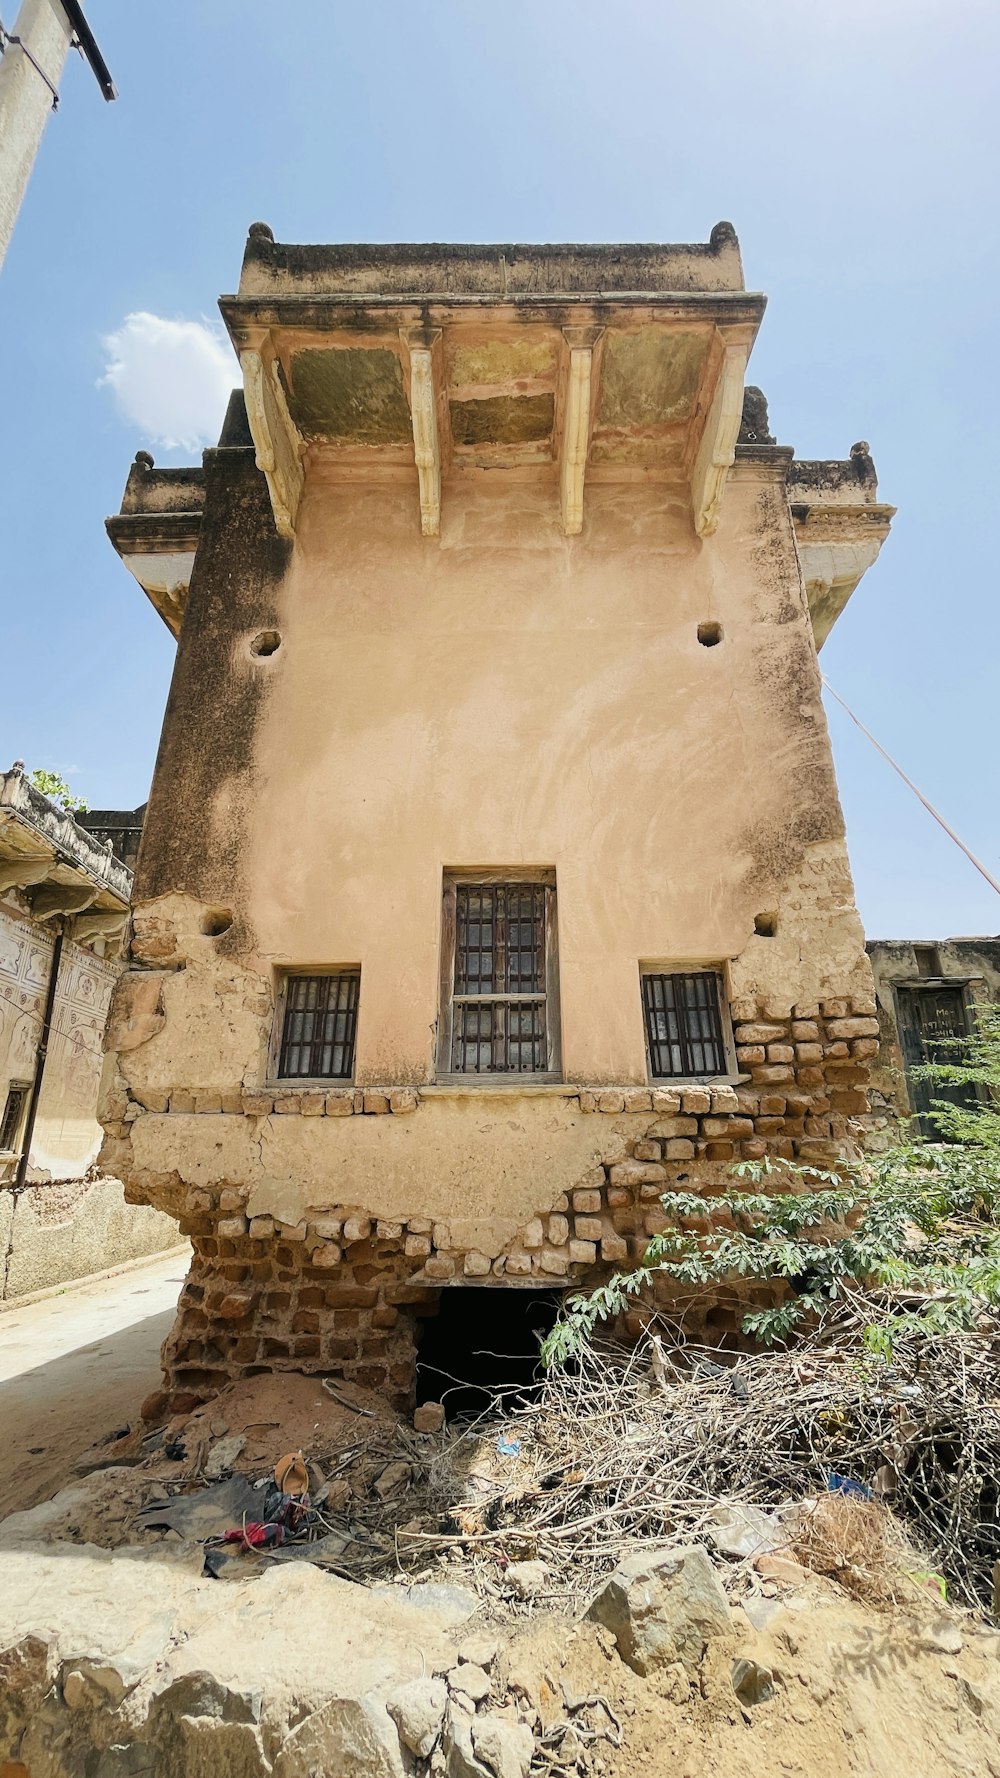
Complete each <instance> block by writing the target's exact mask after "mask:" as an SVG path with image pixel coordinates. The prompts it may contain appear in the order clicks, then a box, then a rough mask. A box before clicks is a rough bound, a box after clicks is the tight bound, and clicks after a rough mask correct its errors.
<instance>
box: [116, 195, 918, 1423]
mask: <svg viewBox="0 0 1000 1778" xmlns="http://www.w3.org/2000/svg"><path fill="white" fill-rule="evenodd" d="M221 307H222V312H223V316H224V318H225V321H226V324H227V327H228V329H229V332H230V336H231V338H232V340H233V344H234V346H235V348H236V351H237V353H238V354H239V360H240V365H241V368H242V374H243V389H242V391H241V392H238V393H237V394H236V395H235V396H234V399H233V401H232V403H231V404H230V411H229V414H228V416H227V420H226V424H225V427H224V430H223V433H222V437H221V439H220V443H219V446H218V448H217V449H214V450H210V451H207V452H206V453H205V456H204V461H203V467H202V468H201V469H187V470H162V471H161V470H158V469H157V468H156V467H155V465H154V463H153V461H152V459H151V458H150V457H149V456H148V455H146V454H145V453H140V455H139V457H138V458H137V460H136V464H135V466H134V467H133V469H132V472H131V474H130V476H129V480H128V485H127V488H126V493H125V499H124V502H123V506H122V511H121V513H120V514H119V515H118V516H117V517H115V518H114V519H112V520H110V521H109V531H110V534H111V536H112V539H113V541H114V542H115V545H116V547H117V548H118V550H119V553H120V554H121V555H122V556H123V558H124V559H125V561H126V562H127V563H128V565H129V566H130V567H131V568H132V570H133V572H134V573H135V575H136V577H137V578H138V579H139V581H140V583H141V584H142V585H143V587H144V588H145V589H146V591H147V593H148V594H149V596H150V597H151V598H152V599H153V601H154V603H155V604H156V606H157V608H158V609H159V610H160V612H161V614H162V615H163V617H164V619H165V621H166V623H167V625H168V627H169V628H170V629H171V631H172V633H173V634H174V635H175V636H176V638H177V662H176V668H175V672H174V678H173V685H172V689H171V693H170V699H169V703H168V708H167V714H166V719H165V723H164V730H163V738H162V742H161V748H160V754H159V760H158V764H157V769H156V774H155V778H154V783H153V788H152V793H151V797H150V802H149V807H148V812H147V815H146V822H145V829H144V834H143V840H142V847H141V852H140V856H139V860H138V865H137V876H136V887H135V903H134V912H133V919H132V931H131V944H130V965H129V969H128V971H127V973H126V974H125V976H124V977H123V978H122V981H121V982H120V984H119V986H118V988H117V990H116V994H115V1000H114V1005H113V1008H112V1015H111V1021H110V1026H109V1040H108V1041H109V1058H108V1067H107V1070H106V1079H105V1094H104V1118H105V1124H106V1130H107V1143H106V1152H105V1159H106V1163H107V1164H109V1165H111V1166H113V1168H114V1169H115V1170H116V1171H117V1172H119V1173H120V1175H121V1177H122V1178H123V1179H126V1180H127V1182H128V1190H129V1192H130V1194H131V1195H132V1196H133V1197H134V1199H135V1200H136V1201H141V1202H145V1203H150V1204H154V1205H156V1206H157V1207H159V1208H161V1209H167V1210H169V1211H170V1212H171V1213H172V1214H173V1215H175V1216H176V1217H177V1218H178V1219H179V1221H180V1224H181V1227H182V1229H183V1230H184V1232H185V1233H187V1234H188V1235H190V1238H191V1240H192V1243H193V1246H194V1250H195V1256H194V1261H193V1265H192V1269H191V1273H190V1276H189V1278H188V1281H187V1284H186V1285H185V1288H184V1292H183V1295H182V1299H181V1306H180V1311H179V1315H178V1320H177V1323H176V1325H175V1327H174V1330H173V1333H172V1335H171V1337H170V1339H169V1341H168V1343H167V1346H166V1348H165V1353H164V1365H165V1382H164V1390H163V1393H162V1395H161V1397H160V1398H159V1399H158V1400H157V1401H156V1402H151V1403H149V1404H148V1409H149V1412H151V1413H152V1412H154V1411H156V1410H160V1411H162V1410H165V1409H166V1407H167V1406H168V1405H171V1404H172V1405H173V1406H174V1407H177V1406H182V1405H185V1404H186V1403H193V1402H194V1401H196V1400H199V1399H203V1398H204V1397H206V1396H208V1395H210V1394H212V1393H213V1392H214V1391H216V1390H217V1389H218V1388H219V1387H220V1386H222V1385H223V1384H224V1383H225V1382H227V1381H228V1380H229V1379H231V1378H233V1377H235V1376H241V1375H247V1374H252V1373H254V1372H255V1371H260V1370H281V1369H286V1368H287V1369H295V1370H305V1371H314V1372H325V1373H331V1374H333V1373H336V1374H339V1375H342V1376H345V1377H349V1378H353V1379H355V1380H357V1381H359V1382H361V1383H364V1384H366V1385H370V1386H372V1387H375V1388H378V1389H384V1390H386V1391H388V1392H389V1393H391V1394H392V1395H393V1396H395V1397H396V1398H398V1399H400V1400H407V1399H409V1398H410V1397H411V1395H412V1391H413V1387H414V1362H415V1355H416V1352H417V1348H418V1343H419V1337H420V1326H421V1321H422V1320H423V1319H424V1318H426V1317H427V1316H430V1315H433V1314H434V1313H435V1311H436V1309H437V1306H438V1304H439V1303H440V1301H441V1293H442V1292H443V1291H446V1290H449V1289H455V1288H458V1287H464V1288H476V1289H479V1290H481V1291H483V1293H484V1296H483V1301H484V1305H485V1308H484V1314H485V1315H486V1316H487V1317H488V1303H489V1298H488V1297H487V1296H486V1295H485V1293H486V1292H488V1291H496V1290H503V1289H510V1288H521V1289H525V1288H528V1289H539V1288H544V1289H546V1290H551V1289H552V1288H553V1287H557V1288H566V1287H569V1286H574V1287H581V1286H583V1287H586V1286H588V1285H591V1284H593V1283H596V1282H598V1281H600V1280H601V1279H603V1278H605V1277H607V1275H608V1273H609V1271H610V1270H611V1269H612V1268H613V1267H617V1266H621V1265H627V1264H629V1263H630V1262H632V1261H634V1260H635V1259H637V1258H638V1257H639V1256H640V1255H641V1253H642V1251H643V1250H644V1247H645V1244H646V1241H647V1240H648V1237H649V1234H650V1233H651V1232H652V1231H654V1230H655V1229H657V1228H658V1227H660V1226H661V1225H662V1211H661V1209H660V1206H659V1197H660V1194H661V1193H662V1192H663V1190H664V1189H665V1188H666V1186H667V1185H668V1184H673V1183H676V1182H680V1183H682V1184H684V1185H686V1186H687V1187H688V1188H690V1189H697V1190H701V1191H704V1192H705V1194H706V1196H710V1195H711V1193H712V1191H713V1189H717V1188H718V1186H719V1184H720V1183H721V1182H722V1181H723V1180H725V1179H726V1178H727V1177H728V1170H729V1168H730V1167H731V1165H732V1164H733V1162H734V1161H735V1160H737V1159H740V1158H748V1157H750V1158H752V1157H758V1158H759V1157H762V1156H764V1155H765V1154H772V1155H777V1156H784V1157H786V1158H788V1159H796V1160H799V1161H801V1162H814V1163H816V1164H823V1165H826V1164H828V1163H830V1162H833V1161H836V1159H837V1158H838V1157H840V1156H842V1155H844V1154H846V1153H849V1152H850V1151H851V1149H852V1147H853V1146H854V1145H855V1144H856V1142H857V1141H858V1139H859V1136H860V1124H859V1122H858V1121H857V1120H859V1119H861V1118H862V1117H863V1116H864V1114H865V1112H866V1109H867V1097H866V1084H867V1081H868V1074H869V1069H870V1066H871V1063H872V1060H873V1057H874V1056H875V1054H876V1052H877V1048H878V1022H877V1018H876V1006H875V999H874V994H873V985H872V976H871V970H870V967H869V964H868V960H867V958H866V956H865V949H864V938H863V933H862V929H861V924H860V921H859V918H858V914H857V911H856V908H855V903H854V893H853V887H852V882H851V875H850V868H849V865H848V859H847V853H846V848H845V841H844V827H843V819H842V816H841V811H840V807H839V802H838V797H837V789H836V784H835V780H834V773H833V764H832V758H831V752H830V743H829V738H828V734H827V729H826V723H825V720H824V715H823V709H822V704H821V699H820V679H819V672H818V666H817V649H818V647H819V646H820V644H821V643H822V641H823V639H824V638H825V636H826V634H827V633H828V631H829V628H830V626H831V625H832V623H833V622H834V621H835V619H836V617H837V616H838V615H839V612H840V611H841V610H842V608H843V606H844V604H845V603H846V601H847V598H848V597H849V596H850V593H851V592H852V591H853V589H854V587H855V586H856V585H857V582H858V580H859V579H860V577H861V575H862V574H863V573H864V571H865V569H866V568H867V567H868V566H870V565H871V563H872V562H873V561H874V559H875V557H876V555H877V554H878V550H879V548H880V545H881V543H882V541H883V539H884V537H885V536H886V534H887V531H888V526H889V521H890V519H891V516H892V509H891V508H890V507H887V506H885V505H882V504H880V503H879V501H878V498H877V488H876V481H875V474H874V470H873V468H872V463H871V458H870V455H869V453H868V448H867V446H866V445H862V444H859V445H856V446H855V447H854V448H853V450H852V451H851V452H850V454H849V456H848V457H847V458H845V459H844V460H843V461H835V462H800V461H796V460H795V458H794V456H793V453H792V451H791V450H789V449H787V448H785V447H783V446H781V445H778V444H776V443H775V442H774V440H773V438H772V437H771V435H770V432H769V429H768V419H767V411H766V406H765V404H764V401H763V398H762V397H761V396H760V394H759V392H758V391H756V390H754V389H752V388H745V377H744V373H745V368H746V362H747V357H748V354H749V352H750V349H751V346H752V344H753V340H754V337H755V334H756V332H757V328H758V326H759V324H760V321H761V317H762V315H763V310H764V299H763V298H762V297H761V296H759V295H756V294H754V293H751V292H747V291H746V290H745V288H744V282H743V273H742V266H741V261H740V253H739V247H738V244H737V241H736V237H735V235H734V233H733V231H732V229H731V228H730V227H729V226H728V225H727V224H720V225H719V226H718V227H717V228H716V229H715V230H713V232H712V236H711V239H710V241H709V242H708V243H706V244H703V245H694V246H622V247H603V246H602V247H572V246H568V247H516V246H492V247H440V246H430V247H344V246H334V247H295V246H286V245H282V244H279V243H276V242H275V241H274V240H273V238H272V236H271V233H270V231H269V230H268V229H267V228H265V227H264V226H263V225H259V224H255V225H254V227H253V228H252V229H251V231H250V236H249V239H248V242H247V249H246V254H245V258H244V264H243V271H242V276H241V279H240V286H239V291H238V293H237V294H236V295H234V296H230V297H224V298H223V299H222V304H221ZM739 1310H740V1305H739V1301H738V1296H737V1292H736V1291H735V1290H733V1291H729V1292H727V1291H723V1292H722V1293H721V1294H719V1293H717V1294H716V1295H714V1296H713V1297H712V1298H711V1299H706V1300H705V1301H703V1302H694V1303H689V1304H688V1305H687V1307H686V1313H687V1314H688V1317H689V1320H690V1321H691V1323H692V1325H695V1326H699V1325H703V1326H706V1327H707V1328H709V1329H710V1330H711V1331H712V1333H713V1335H714V1336H715V1337H717V1338H720V1339H721V1338H725V1337H726V1335H727V1334H728V1333H730V1332H731V1331H732V1330H733V1329H734V1328H735V1327H736V1325H737V1324H738V1321H739Z"/></svg>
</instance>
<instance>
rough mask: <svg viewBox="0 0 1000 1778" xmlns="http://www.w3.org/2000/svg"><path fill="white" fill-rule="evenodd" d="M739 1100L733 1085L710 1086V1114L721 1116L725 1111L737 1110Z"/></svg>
mask: <svg viewBox="0 0 1000 1778" xmlns="http://www.w3.org/2000/svg"><path fill="white" fill-rule="evenodd" d="M739 1108H740V1102H739V1099H738V1098H737V1097H736V1091H735V1088H733V1087H713V1088H712V1114H713V1116H716V1117H718V1116H721V1115H722V1114H723V1113H725V1112H733V1111H739Z"/></svg>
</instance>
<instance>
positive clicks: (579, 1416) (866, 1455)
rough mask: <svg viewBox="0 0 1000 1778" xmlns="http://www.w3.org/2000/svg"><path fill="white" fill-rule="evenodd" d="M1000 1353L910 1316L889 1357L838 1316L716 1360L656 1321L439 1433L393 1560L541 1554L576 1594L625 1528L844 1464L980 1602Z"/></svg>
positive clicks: (826, 1476)
mask: <svg viewBox="0 0 1000 1778" xmlns="http://www.w3.org/2000/svg"><path fill="white" fill-rule="evenodd" d="M865 1316H866V1320H870V1316H871V1304H870V1299H869V1300H868V1302H867V1304H866V1309H865ZM996 1355H997V1341H996V1336H995V1335H994V1334H989V1335H987V1334H983V1333H968V1334H959V1335H956V1334H949V1335H947V1336H943V1337H940V1338H937V1337H935V1336H933V1335H928V1334H924V1333H916V1332H907V1333H904V1334H903V1335H901V1336H900V1337H899V1339H898V1342H897V1345H896V1347H895V1350H894V1356H893V1360H892V1362H891V1363H886V1362H885V1361H884V1360H881V1359H876V1358H874V1357H872V1356H871V1355H870V1354H869V1353H868V1352H867V1351H866V1350H865V1348H864V1346H863V1344H862V1341H861V1338H860V1325H857V1326H854V1325H852V1324H851V1322H850V1320H849V1319H845V1321H844V1322H843V1323H842V1325H841V1327H840V1329H839V1332H838V1333H837V1335H836V1336H831V1333H830V1331H829V1329H827V1330H825V1332H824V1334H823V1336H822V1338H820V1337H817V1338H815V1339H813V1340H812V1341H811V1342H802V1343H801V1344H798V1345H796V1347H795V1348H794V1350H793V1351H789V1352H780V1353H768V1354H757V1355H745V1356H740V1357H739V1358H738V1359H732V1360H730V1362H729V1364H728V1365H727V1366H722V1365H720V1364H719V1362H718V1360H719V1358H720V1356H722V1355H720V1353H719V1352H718V1351H709V1350H706V1349H703V1348H697V1347H693V1346H691V1345H684V1344H681V1343H679V1342H677V1341H675V1340H673V1339H671V1342H670V1343H669V1344H668V1341H667V1338H666V1337H665V1335H661V1336H657V1335H655V1334H653V1335H651V1336H648V1337H647V1339H646V1340H645V1341H644V1342H643V1343H642V1344H641V1345H640V1346H639V1347H638V1348H637V1349H636V1350H635V1351H634V1352H632V1353H626V1352H623V1351H621V1350H620V1349H613V1348H607V1347H604V1348H596V1347H595V1348H591V1349H590V1350H589V1351H588V1352H587V1353H586V1354H585V1355H584V1356H583V1358H582V1359H581V1360H580V1362H579V1364H578V1366H577V1368H576V1369H575V1371H574V1372H572V1373H570V1372H568V1371H554V1372H550V1373H549V1374H548V1376H546V1377H545V1378H544V1379H543V1381H542V1382H541V1384H540V1386H539V1389H538V1392H537V1395H536V1396H535V1398H534V1399H533V1400H525V1399H524V1398H523V1397H522V1398H516V1399H514V1400H512V1401H510V1402H509V1403H508V1404H507V1405H506V1407H505V1406H504V1404H500V1405H499V1406H498V1407H497V1409H496V1410H495V1411H494V1412H492V1413H491V1414H488V1415H485V1416H483V1418H481V1419H480V1420H478V1421H476V1422H475V1423H474V1424H472V1425H471V1426H469V1427H467V1428H465V1429H455V1430H453V1431H452V1432H451V1433H450V1434H448V1435H446V1436H445V1440H444V1443H443V1444H441V1445H437V1449H436V1450H435V1451H434V1454H433V1455H432V1456H431V1457H430V1459H429V1461H427V1460H425V1462H426V1468H425V1469H424V1473H423V1476H420V1475H419V1473H415V1474H414V1486H413V1488H412V1489H411V1491H410V1492H409V1493H408V1496H407V1498H406V1500H405V1503H404V1502H400V1509H401V1510H400V1511H399V1512H398V1514H397V1523H396V1527H395V1557H396V1560H397V1561H398V1563H399V1564H400V1565H401V1566H403V1567H404V1568H405V1569H407V1570H411V1571H412V1570H413V1569H415V1568H420V1567H422V1566H426V1564H427V1562H428V1560H429V1559H430V1558H433V1556H434V1555H436V1554H441V1553H444V1552H459V1551H461V1553H462V1557H463V1559H464V1560H465V1561H468V1562H471V1563H472V1564H473V1565H474V1567H475V1568H476V1570H477V1571H478V1575H479V1578H480V1580H481V1581H487V1582H488V1578H489V1575H490V1571H491V1570H492V1573H493V1575H494V1576H495V1578H496V1580H497V1582H498V1583H500V1582H502V1571H503V1569H504V1568H505V1566H506V1565H507V1563H508V1562H510V1561H518V1560H524V1559H531V1558H540V1559H541V1560H543V1561H544V1562H545V1563H546V1564H547V1566H548V1568H549V1571H550V1575H551V1581H552V1587H553V1590H554V1591H555V1592H556V1593H564V1594H566V1595H578V1594H581V1593H584V1592H587V1591H589V1590H592V1589H593V1588H594V1587H595V1586H596V1585H597V1583H598V1582H599V1581H600V1579H601V1578H602V1577H603V1576H604V1575H605V1574H606V1573H608V1572H609V1571H610V1570H611V1568H613V1566H614V1565H615V1562H616V1560H617V1559H618V1557H619V1555H620V1554H621V1553H622V1551H623V1550H624V1548H625V1545H626V1544H628V1545H629V1546H630V1548H633V1549H634V1548H635V1547H636V1545H637V1544H641V1543H643V1542H649V1543H657V1544H663V1543H664V1542H671V1541H677V1542H686V1541H690V1540H691V1539H692V1538H694V1539H698V1538H699V1537H700V1536H702V1535H703V1534H704V1532H705V1529H706V1527H707V1525H708V1524H709V1522H710V1521H711V1520H712V1518H713V1516H714V1514H715V1512H716V1509H717V1507H718V1504H719V1502H720V1500H725V1501H731V1500H737V1501H741V1502H746V1503H750V1504H753V1505H757V1506H760V1507H763V1508H765V1509H768V1510H772V1509H774V1508H776V1507H779V1506H781V1505H783V1504H785V1503H788V1502H798V1501H801V1500H803V1499H804V1498H806V1497H809V1496H811V1495H822V1494H824V1493H825V1492H826V1491H827V1490H828V1489H829V1488H830V1486H831V1478H833V1482H832V1485H833V1486H834V1487H836V1486H837V1478H838V1477H842V1478H846V1479H848V1480H849V1481H852V1482H855V1481H856V1482H858V1483H860V1484H861V1485H862V1488H863V1489H866V1490H870V1491H871V1493H872V1494H873V1496H874V1497H875V1498H876V1499H877V1500H881V1501H882V1502H884V1503H885V1504H886V1505H887V1506H889V1507H890V1508H891V1509H892V1512H893V1513H894V1515H895V1516H896V1517H897V1519H899V1520H900V1521H901V1522H902V1524H903V1525H904V1526H905V1528H906V1531H907V1535H908V1537H909V1539H910V1541H911V1544H912V1545H914V1546H915V1547H916V1548H917V1549H918V1550H920V1551H921V1552H922V1565H923V1564H926V1568H927V1570H929V1571H932V1572H933V1571H938V1572H940V1573H941V1574H943V1575H944V1576H945V1577H946V1579H947V1581H948V1588H949V1597H951V1598H952V1599H953V1600H954V1601H955V1602H956V1603H963V1604H966V1605H970V1606H976V1605H978V1606H979V1607H980V1608H982V1607H984V1606H985V1607H989V1605H990V1602H991V1598H992V1585H993V1564H994V1562H995V1561H997V1560H998V1559H1000V1523H998V1498H1000V1399H998V1395H1000V1390H998V1386H997V1383H996ZM428 1443H429V1441H428ZM435 1443H436V1441H435ZM411 1460H412V1456H411ZM421 1467H423V1466H421ZM878 1516H879V1517H881V1516H882V1515H881V1514H879V1515H878ZM373 1529H374V1525H373ZM381 1529H382V1530H383V1532H384V1530H385V1520H384V1517H383V1519H382V1524H381ZM818 1534H819V1533H818V1532H817V1535H818ZM815 1554H816V1558H817V1560H816V1566H817V1567H820V1568H821V1567H822V1565H823V1563H822V1558H821V1552H820V1551H819V1550H818V1548H817V1551H816V1552H815ZM487 1590H493V1589H492V1588H491V1587H489V1586H488V1585H487Z"/></svg>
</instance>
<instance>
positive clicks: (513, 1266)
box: [507, 1249, 531, 1278]
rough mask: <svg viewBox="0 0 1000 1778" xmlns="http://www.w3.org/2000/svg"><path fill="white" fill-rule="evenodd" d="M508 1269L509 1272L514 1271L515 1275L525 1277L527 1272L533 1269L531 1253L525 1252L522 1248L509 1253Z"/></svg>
mask: <svg viewBox="0 0 1000 1778" xmlns="http://www.w3.org/2000/svg"><path fill="white" fill-rule="evenodd" d="M507 1270H508V1272H511V1273H513V1274H514V1276H515V1277H519V1278H520V1277H525V1276H526V1275H527V1273H529V1272H530V1271H531V1254H530V1253H523V1252H521V1251H520V1249H515V1251H514V1252H513V1253H508V1254H507Z"/></svg>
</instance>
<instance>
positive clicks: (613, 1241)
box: [601, 1235, 628, 1265]
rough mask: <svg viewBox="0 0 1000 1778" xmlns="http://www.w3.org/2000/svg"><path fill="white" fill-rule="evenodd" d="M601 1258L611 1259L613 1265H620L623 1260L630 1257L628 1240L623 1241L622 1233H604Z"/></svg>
mask: <svg viewBox="0 0 1000 1778" xmlns="http://www.w3.org/2000/svg"><path fill="white" fill-rule="evenodd" d="M601 1258H602V1259H606V1260H609V1261H610V1262H611V1263H612V1264H613V1265H619V1264H620V1263H621V1261H622V1260H626V1259H628V1242H627V1241H623V1240H622V1238H621V1236H620V1235H603V1236H602V1237H601Z"/></svg>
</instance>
